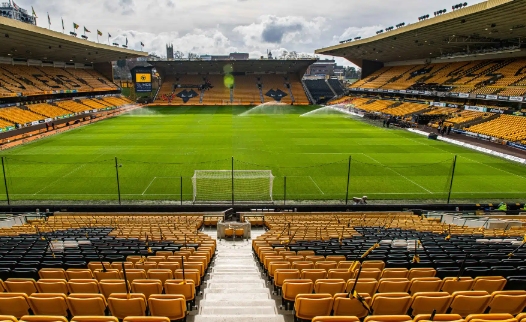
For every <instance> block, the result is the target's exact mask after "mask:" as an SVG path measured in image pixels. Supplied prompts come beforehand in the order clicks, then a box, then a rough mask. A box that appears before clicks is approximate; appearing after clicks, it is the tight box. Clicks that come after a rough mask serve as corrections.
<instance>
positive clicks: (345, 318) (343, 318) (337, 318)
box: [312, 316, 360, 322]
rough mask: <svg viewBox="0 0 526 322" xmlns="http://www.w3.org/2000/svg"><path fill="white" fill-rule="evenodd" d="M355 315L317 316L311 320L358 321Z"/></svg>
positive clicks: (324, 321) (322, 321) (332, 321)
mask: <svg viewBox="0 0 526 322" xmlns="http://www.w3.org/2000/svg"><path fill="white" fill-rule="evenodd" d="M359 321H360V319H359V318H357V317H356V316H317V317H315V318H314V319H312V322H359Z"/></svg>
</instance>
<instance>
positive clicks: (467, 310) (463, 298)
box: [450, 291, 491, 317]
mask: <svg viewBox="0 0 526 322" xmlns="http://www.w3.org/2000/svg"><path fill="white" fill-rule="evenodd" d="M452 296H453V300H452V302H451V304H450V308H451V310H450V313H456V314H459V315H461V316H463V317H465V316H468V315H469V314H481V313H484V311H485V310H486V308H487V307H488V304H489V302H490V300H491V295H489V294H488V292H486V291H458V292H454V293H453V294H452Z"/></svg>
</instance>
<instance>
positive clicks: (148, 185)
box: [141, 177, 157, 196]
mask: <svg viewBox="0 0 526 322" xmlns="http://www.w3.org/2000/svg"><path fill="white" fill-rule="evenodd" d="M155 179H157V177H153V179H152V181H150V184H149V185H148V186H147V187H146V189H144V191H143V192H142V194H141V195H142V196H144V194H145V193H146V191H148V189H149V188H150V186H151V185H152V183H153V182H154V181H155Z"/></svg>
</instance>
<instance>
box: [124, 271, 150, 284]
mask: <svg viewBox="0 0 526 322" xmlns="http://www.w3.org/2000/svg"><path fill="white" fill-rule="evenodd" d="M119 277H120V279H124V272H123V271H121V272H120V274H119ZM146 277H147V276H146V271H145V270H144V269H139V268H133V269H126V279H127V280H128V283H131V282H133V281H134V280H136V279H145V278H146Z"/></svg>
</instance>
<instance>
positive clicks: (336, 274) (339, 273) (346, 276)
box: [327, 268, 354, 282]
mask: <svg viewBox="0 0 526 322" xmlns="http://www.w3.org/2000/svg"><path fill="white" fill-rule="evenodd" d="M353 275H354V272H351V271H350V270H349V269H348V268H333V269H329V271H328V273H327V278H331V279H333V278H341V279H343V280H344V281H346V282H347V281H348V280H350V279H351V278H352V276H353Z"/></svg>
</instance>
